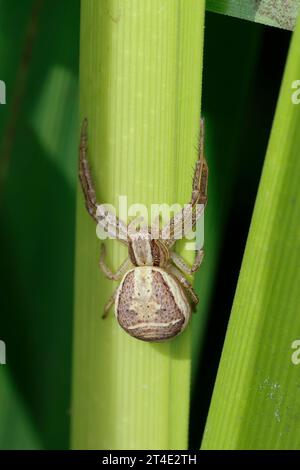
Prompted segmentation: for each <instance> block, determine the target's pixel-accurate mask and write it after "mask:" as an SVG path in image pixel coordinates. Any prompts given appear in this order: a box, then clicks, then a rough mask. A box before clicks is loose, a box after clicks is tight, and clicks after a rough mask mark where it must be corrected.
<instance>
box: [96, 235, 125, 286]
mask: <svg viewBox="0 0 300 470" xmlns="http://www.w3.org/2000/svg"><path fill="white" fill-rule="evenodd" d="M105 256H106V248H105V245H104V244H103V243H102V245H101V253H100V260H99V266H100V269H101V271H102V272H103V273H104V274H105V276H106V277H107V278H108V279H110V280H112V281H120V280H121V278H122V277H123V276H124V274H125V273H126V271H128V268H129V266H130V264H131V262H130V259H129V258H126V259H125V261H123V263H122V264H121V265H120V266H119V268H118V269H117V271H116V272H115V273H113V272H112V271H111V270H110V268H109V267H108V266H107V264H106V263H105Z"/></svg>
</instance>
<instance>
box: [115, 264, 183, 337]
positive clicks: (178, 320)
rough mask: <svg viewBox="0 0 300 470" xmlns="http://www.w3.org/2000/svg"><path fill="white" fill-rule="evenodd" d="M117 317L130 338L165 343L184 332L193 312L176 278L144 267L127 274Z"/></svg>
mask: <svg viewBox="0 0 300 470" xmlns="http://www.w3.org/2000/svg"><path fill="white" fill-rule="evenodd" d="M115 313H116V318H117V320H118V322H119V324H120V326H121V327H122V328H123V329H124V330H125V331H126V332H127V333H129V334H130V335H131V336H134V337H135V338H137V339H141V340H143V341H165V340H167V339H170V338H173V337H174V336H176V335H178V334H179V333H181V332H182V331H183V330H184V329H185V327H186V326H187V323H188V321H189V319H190V315H191V308H190V304H189V302H188V300H187V298H186V296H185V293H184V292H183V290H182V288H181V286H180V285H179V283H178V282H177V280H175V279H174V277H173V276H171V275H170V274H168V273H167V272H166V271H164V270H163V269H161V268H156V267H153V266H143V267H137V268H133V269H132V270H130V271H128V273H127V274H125V276H124V278H123V280H122V282H121V284H120V286H119V289H118V294H117V298H116V303H115Z"/></svg>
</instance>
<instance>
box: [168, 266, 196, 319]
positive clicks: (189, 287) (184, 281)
mask: <svg viewBox="0 0 300 470" xmlns="http://www.w3.org/2000/svg"><path fill="white" fill-rule="evenodd" d="M168 271H169V272H170V273H171V274H173V276H175V277H176V279H177V280H178V281H179V283H180V284H181V285H182V286H183V287H184V288H185V289H186V290H187V291H188V293H189V295H190V298H191V300H192V302H193V309H194V310H195V307H196V305H197V304H198V302H199V299H198V296H197V294H196V292H195V291H194V289H193V286H192V285H191V283H190V282H189V281H188V280H187V279H186V278H185V277H184V275H183V274H182V273H181V272H180V271H179V269H177V268H176V267H175V266H173V265H170V266H169V269H168Z"/></svg>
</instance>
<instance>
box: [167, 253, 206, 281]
mask: <svg viewBox="0 0 300 470" xmlns="http://www.w3.org/2000/svg"><path fill="white" fill-rule="evenodd" d="M170 257H171V260H172V261H173V263H174V264H175V265H176V266H177V268H179V269H180V270H181V271H182V272H183V273H185V274H189V275H191V274H193V273H195V272H196V271H197V270H198V269H199V268H200V266H201V263H202V261H203V257H204V251H203V250H202V249H201V250H198V251H197V254H196V258H195V261H194V263H193V264H192V266H189V265H188V264H187V262H186V261H185V260H184V259H183V258H182V256H180V255H178V253H175V252H174V251H171V253H170Z"/></svg>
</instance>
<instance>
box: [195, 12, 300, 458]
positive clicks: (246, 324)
mask: <svg viewBox="0 0 300 470" xmlns="http://www.w3.org/2000/svg"><path fill="white" fill-rule="evenodd" d="M299 41H300V19H299V21H298V24H297V28H296V30H295V32H294V35H293V39H292V43H291V46H290V51H289V56H288V61H287V65H286V70H285V73H284V78H283V82H282V86H281V92H280V97H279V101H278V105H277V110H276V115H275V119H274V125H273V129H272V133H271V137H270V142H269V147H268V151H267V155H266V161H265V165H264V170H263V174H262V178H261V182H260V187H259V192H258V196H257V201H256V205H255V210H254V214H253V219H252V223H251V227H250V232H249V237H248V241H247V246H246V250H245V255H244V259H243V264H242V269H241V273H240V277H239V282H238V287H237V291H236V295H235V300H234V305H233V309H232V314H231V318H230V323H229V327H228V332H227V335H226V341H225V345H224V350H223V354H222V359H221V363H220V367H219V371H218V376H217V381H216V385H215V390H214V394H213V398H212V402H211V407H210V411H209V416H208V420H207V425H206V431H205V435H204V439H203V443H202V448H203V449H299V445H300V435H299V425H300V421H299V406H300V399H299V393H298V392H299V384H300V381H299V368H298V367H299V366H297V365H296V363H297V361H295V356H297V352H295V350H294V349H293V348H294V347H296V345H295V343H294V341H295V340H298V339H299V335H300V316H299V305H300V290H299V283H300V264H299V255H300V186H299V180H300V159H299V146H300V134H299V126H300V105H299V104H293V101H292V94H293V93H294V92H295V89H293V88H292V84H293V82H294V81H295V80H297V79H299V76H300V50H299V47H298V46H299ZM293 353H296V354H295V355H294V356H293V357H294V359H293V360H294V362H293V360H292V355H293Z"/></svg>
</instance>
